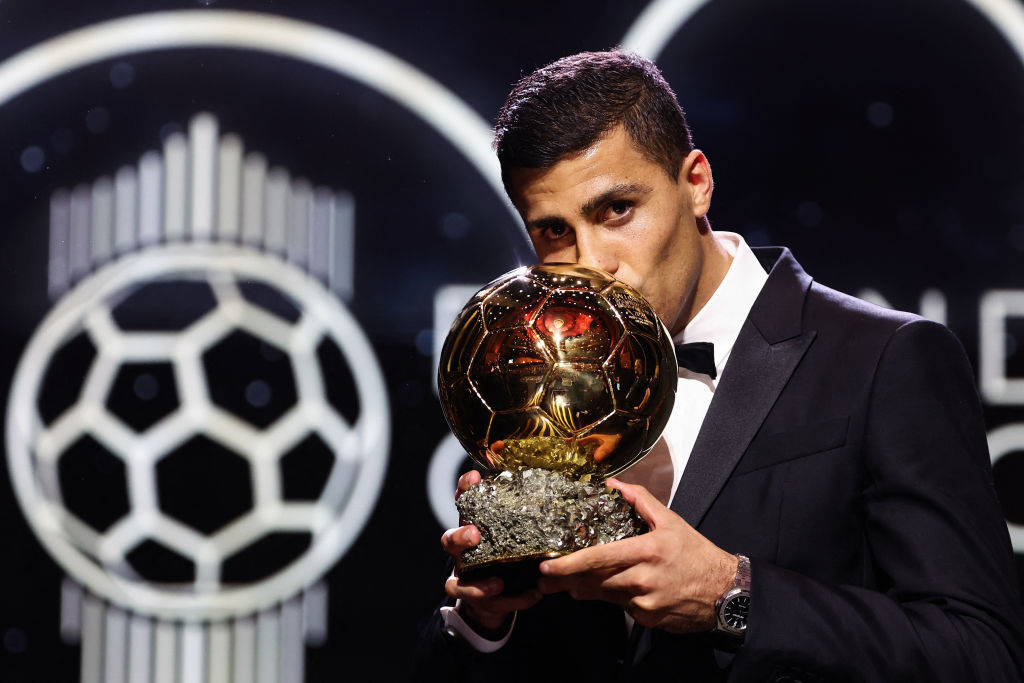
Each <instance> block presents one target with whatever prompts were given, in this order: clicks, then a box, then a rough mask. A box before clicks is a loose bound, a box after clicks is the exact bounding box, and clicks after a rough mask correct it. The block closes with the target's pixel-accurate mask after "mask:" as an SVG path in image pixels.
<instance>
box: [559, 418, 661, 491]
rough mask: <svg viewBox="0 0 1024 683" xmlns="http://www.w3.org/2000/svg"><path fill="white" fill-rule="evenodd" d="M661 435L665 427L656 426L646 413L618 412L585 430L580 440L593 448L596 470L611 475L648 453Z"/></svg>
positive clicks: (589, 447)
mask: <svg viewBox="0 0 1024 683" xmlns="http://www.w3.org/2000/svg"><path fill="white" fill-rule="evenodd" d="M659 436H661V431H660V430H658V431H654V430H652V429H651V428H650V421H649V420H648V419H647V418H646V417H643V416H641V415H630V414H627V413H620V412H614V413H612V414H611V415H609V416H608V417H607V418H606V419H604V420H602V421H601V422H598V423H597V424H596V425H594V426H593V427H592V428H591V429H590V430H588V431H586V432H584V433H581V434H580V436H579V438H578V439H577V442H578V443H579V444H580V446H581V447H584V448H587V449H590V450H592V456H591V457H592V458H593V461H594V471H595V472H597V473H599V474H600V475H601V476H602V477H610V476H612V475H614V474H617V473H619V472H621V471H622V470H624V469H626V468H627V467H629V466H630V465H632V464H633V463H634V462H636V461H637V460H639V459H640V458H642V457H643V456H644V455H646V454H647V452H648V451H649V450H650V449H651V447H653V446H654V444H655V443H656V442H657V441H658V437H659Z"/></svg>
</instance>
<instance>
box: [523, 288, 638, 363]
mask: <svg viewBox="0 0 1024 683" xmlns="http://www.w3.org/2000/svg"><path fill="white" fill-rule="evenodd" d="M533 325H534V328H535V329H536V330H537V332H538V334H539V335H540V336H541V337H542V338H543V339H544V341H545V345H546V347H547V348H548V350H549V351H550V352H551V354H552V355H553V356H554V358H555V359H556V360H557V361H559V362H563V363H572V362H583V363H602V362H604V360H605V359H606V358H608V356H609V355H610V354H611V351H612V349H613V348H615V345H616V344H617V343H618V341H619V338H620V337H621V336H622V332H623V329H622V323H621V322H620V320H619V318H618V317H617V316H616V315H615V311H614V310H613V309H612V307H611V306H610V305H609V304H608V302H607V301H606V300H605V299H604V297H602V296H601V295H600V294H597V293H595V292H580V291H558V292H555V293H553V294H552V295H551V297H550V298H548V300H547V302H545V304H544V306H543V308H541V311H540V314H539V315H538V316H537V319H536V320H535V321H534V323H533Z"/></svg>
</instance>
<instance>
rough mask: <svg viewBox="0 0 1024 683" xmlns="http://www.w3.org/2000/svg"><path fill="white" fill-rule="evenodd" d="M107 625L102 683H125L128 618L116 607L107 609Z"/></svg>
mask: <svg viewBox="0 0 1024 683" xmlns="http://www.w3.org/2000/svg"><path fill="white" fill-rule="evenodd" d="M106 621H107V625H106V630H105V631H104V634H103V635H104V637H105V639H106V644H105V646H104V648H103V681H104V683H126V681H127V677H126V675H125V674H126V673H127V672H126V671H125V665H126V664H127V663H128V617H127V615H126V614H125V613H124V612H123V611H122V610H119V609H117V608H116V607H108V608H107V620H106Z"/></svg>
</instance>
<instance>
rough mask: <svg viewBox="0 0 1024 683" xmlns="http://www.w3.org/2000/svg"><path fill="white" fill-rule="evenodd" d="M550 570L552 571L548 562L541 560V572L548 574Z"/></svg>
mask: <svg viewBox="0 0 1024 683" xmlns="http://www.w3.org/2000/svg"><path fill="white" fill-rule="evenodd" d="M549 571H550V569H549V568H548V563H547V562H541V563H540V573H541V574H547V573H548V572H549Z"/></svg>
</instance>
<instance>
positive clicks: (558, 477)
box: [438, 264, 677, 593]
mask: <svg viewBox="0 0 1024 683" xmlns="http://www.w3.org/2000/svg"><path fill="white" fill-rule="evenodd" d="M676 377H677V375H676V359H675V350H674V348H673V344H672V340H671V338H670V336H669V333H668V331H667V330H666V329H665V326H664V325H663V324H662V323H661V321H660V320H659V319H658V316H657V314H656V313H655V312H654V310H653V309H652V308H651V306H650V305H649V304H648V303H647V301H646V300H645V299H644V298H643V297H642V296H641V295H640V294H639V293H638V292H636V291H635V290H633V289H632V288H630V287H628V286H627V285H625V284H623V283H621V282H619V281H618V280H615V279H614V278H613V277H612V276H611V275H609V274H607V273H604V272H602V271H599V270H595V269H592V268H585V267H582V266H577V265H570V264H542V265H536V266H530V267H525V268H519V269H517V270H514V271H512V272H510V273H506V274H505V275H503V276H501V277H499V278H498V279H496V280H494V281H493V282H491V283H490V284H488V285H487V286H485V287H484V288H483V289H481V290H480V291H479V292H477V293H476V294H475V295H474V296H473V297H472V298H471V299H470V301H469V303H467V304H466V306H465V308H464V309H463V310H462V312H461V313H460V314H459V316H458V317H457V318H456V320H455V322H454V323H453V324H452V328H451V331H450V332H449V333H448V337H447V339H446V340H445V344H444V347H443V349H442V351H441V363H440V367H439V368H438V387H439V389H440V397H441V406H442V408H443V410H444V415H445V418H446V419H447V420H448V424H449V426H450V427H451V429H452V432H453V433H454V434H455V436H456V438H458V440H459V442H460V443H461V444H462V446H463V447H464V448H465V449H466V451H467V452H468V453H469V455H470V456H471V457H472V458H473V459H474V460H475V461H476V462H477V463H478V464H479V465H480V466H481V467H483V468H485V469H486V470H487V471H488V473H489V476H487V477H485V478H484V479H483V481H481V482H479V483H478V484H476V485H474V486H473V487H471V488H470V490H469V491H467V492H466V493H464V494H463V495H462V496H461V497H460V498H459V500H458V502H457V506H458V509H459V514H460V516H461V519H462V523H463V524H475V525H476V526H477V528H479V530H480V535H481V541H480V543H479V544H478V545H477V546H476V547H475V548H472V549H470V550H467V551H466V552H465V553H463V554H462V556H461V558H459V560H458V561H457V570H458V571H459V573H460V575H461V576H463V577H464V578H467V579H469V580H473V579H476V578H482V577H484V576H491V575H498V576H501V577H502V578H503V579H504V581H505V591H506V593H515V592H519V591H521V590H524V589H526V588H528V587H530V586H531V585H532V584H533V582H534V581H535V580H536V575H537V574H536V572H537V565H538V564H539V563H540V561H542V560H543V559H545V558H550V557H558V556H560V555H565V554H568V553H571V552H573V551H575V550H579V549H580V548H584V547H587V546H590V545H596V544H599V543H607V542H609V541H614V540H618V539H620V538H625V537H627V536H633V535H636V534H638V533H642V532H643V531H646V525H645V524H644V522H643V520H642V519H640V518H639V516H638V515H637V514H636V512H635V511H634V510H633V509H632V507H631V506H630V505H629V504H628V503H627V502H626V501H625V500H624V499H623V498H622V496H621V494H620V493H619V492H618V491H615V490H612V489H608V488H606V487H604V486H603V485H602V483H601V482H603V480H604V479H605V478H607V477H609V476H612V475H614V474H616V473H618V472H621V471H622V470H624V469H626V468H627V467H629V466H630V465H632V464H633V463H635V462H636V461H637V460H639V459H640V458H641V457H643V456H644V455H646V453H647V452H648V451H649V450H650V449H651V448H652V447H653V446H654V444H655V442H656V441H657V440H658V437H659V436H660V435H661V432H662V430H663V429H664V427H665V423H666V422H667V421H668V416H669V413H670V412H671V409H672V403H673V401H674V398H675V389H676Z"/></svg>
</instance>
